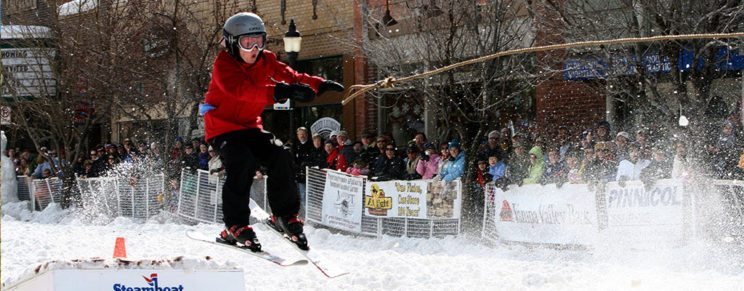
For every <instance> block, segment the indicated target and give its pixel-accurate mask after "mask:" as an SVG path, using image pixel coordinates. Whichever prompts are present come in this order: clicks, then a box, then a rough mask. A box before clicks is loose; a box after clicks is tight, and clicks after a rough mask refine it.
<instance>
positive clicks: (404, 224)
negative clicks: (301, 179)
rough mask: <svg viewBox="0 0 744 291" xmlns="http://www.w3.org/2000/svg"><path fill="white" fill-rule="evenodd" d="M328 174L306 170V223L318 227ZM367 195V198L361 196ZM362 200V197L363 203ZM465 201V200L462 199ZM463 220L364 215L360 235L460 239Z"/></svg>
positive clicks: (365, 183) (317, 170)
mask: <svg viewBox="0 0 744 291" xmlns="http://www.w3.org/2000/svg"><path fill="white" fill-rule="evenodd" d="M325 171H326V170H321V169H314V168H307V169H306V172H307V176H306V177H307V178H306V179H307V180H306V183H307V184H306V185H307V190H306V191H307V193H306V196H305V197H306V198H305V205H304V206H305V220H306V221H309V222H312V223H314V224H318V225H324V224H323V221H322V219H323V195H324V191H325V184H326V172H325ZM368 182H369V181H368V179H367V178H363V186H362V189H366V185H367V183H368ZM362 195H364V194H362ZM361 198H362V197H360V199H361ZM460 200H462V199H460ZM460 227H461V220H460V218H457V219H415V218H380V217H372V216H368V215H365V214H362V222H361V229H362V230H361V234H364V235H369V236H376V237H380V236H382V235H391V236H406V237H420V238H428V237H441V236H446V235H458V234H459V233H460Z"/></svg>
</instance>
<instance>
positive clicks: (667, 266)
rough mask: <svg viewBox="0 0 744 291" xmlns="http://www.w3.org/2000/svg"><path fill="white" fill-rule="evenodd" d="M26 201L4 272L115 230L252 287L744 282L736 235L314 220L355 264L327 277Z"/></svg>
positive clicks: (281, 247) (152, 253)
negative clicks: (601, 238)
mask: <svg viewBox="0 0 744 291" xmlns="http://www.w3.org/2000/svg"><path fill="white" fill-rule="evenodd" d="M24 207H27V206H24V205H23V204H22V203H19V204H11V205H6V206H3V211H4V216H3V218H2V229H1V230H2V243H3V247H2V250H1V251H2V254H1V256H2V258H3V264H2V274H3V277H4V278H18V277H21V276H24V275H27V274H28V272H33V270H34V268H36V267H38V266H40V265H42V264H45V263H46V262H50V261H53V262H54V263H53V267H57V266H68V265H69V264H71V262H75V261H76V260H80V259H81V258H91V257H111V255H112V252H113V247H114V242H115V240H116V238H117V237H125V239H126V245H127V255H128V257H129V258H131V259H132V261H142V262H144V261H152V260H155V261H168V260H173V258H178V257H183V258H190V259H184V260H187V261H185V262H182V263H181V264H191V265H194V266H195V268H211V267H216V268H217V267H222V266H226V267H233V266H239V267H241V268H243V270H244V280H245V287H246V289H247V290H287V289H299V290H453V289H454V290H469V289H477V290H480V289H491V290H526V289H545V290H576V289H582V290H587V289H588V290H626V289H633V290H700V289H703V290H738V289H740V288H741V286H744V250H743V249H742V248H741V245H739V244H737V243H722V242H721V241H692V242H690V243H689V244H688V245H686V246H683V247H679V248H662V249H655V250H637V249H634V246H631V245H625V246H622V245H620V246H608V247H607V248H601V249H600V248H598V249H594V250H556V249H549V248H539V247H527V246H521V245H485V244H482V243H480V242H479V241H478V240H477V239H471V238H467V237H447V238H438V239H414V238H398V237H383V238H380V239H377V238H365V237H354V236H347V235H341V234H335V233H332V232H329V231H328V230H326V229H320V228H313V227H311V226H307V227H306V234H307V236H308V240H309V241H310V245H311V247H312V248H313V250H314V251H315V252H317V253H318V254H319V255H322V256H324V257H326V258H327V259H329V260H332V261H333V262H334V263H335V264H337V265H339V266H343V267H345V268H347V269H348V270H349V271H350V272H351V274H349V275H345V276H342V277H339V278H336V279H332V280H328V279H326V278H325V277H324V276H323V275H321V274H320V273H319V272H318V271H317V270H316V269H315V268H313V267H312V266H309V265H308V266H294V267H279V266H275V265H273V264H271V263H268V262H265V261H263V260H261V259H257V258H254V257H252V256H249V255H245V254H242V253H240V252H236V251H234V250H231V249H229V248H224V247H220V246H212V245H208V244H204V243H202V242H198V241H194V240H190V239H187V238H186V236H185V235H184V233H185V232H186V231H198V232H201V233H204V234H214V235H217V233H218V232H219V231H220V229H221V226H220V225H217V224H199V225H183V224H178V223H175V221H177V219H176V218H174V217H167V216H159V217H158V218H155V219H151V220H149V221H147V222H144V223H142V222H138V221H133V220H131V219H127V218H116V219H108V220H107V221H97V222H95V223H90V222H88V220H87V218H86V217H82V216H81V215H80V214H78V213H74V212H72V211H70V210H61V209H59V208H58V207H53V208H49V209H48V210H46V211H44V212H38V213H36V214H33V215H29V213H28V212H27V210H24V209H27V208H24ZM254 229H255V230H256V233H257V235H258V237H259V238H260V239H261V242H262V244H263V246H264V248H265V249H266V250H269V251H270V252H272V253H273V254H276V255H279V256H282V257H285V258H287V259H296V258H299V255H298V254H297V253H296V252H295V251H294V250H293V249H292V248H291V247H289V246H287V245H286V244H285V243H284V242H282V241H279V239H278V238H276V236H274V235H272V234H270V233H268V231H269V230H268V229H266V228H265V227H264V226H263V225H256V226H254ZM29 234H33V235H29ZM36 237H44V238H45V239H35V238H36ZM207 257H209V258H210V259H209V260H207V259H206V258H207ZM83 260H85V264H103V265H105V264H118V263H117V262H116V261H112V260H103V261H101V262H88V259H83ZM166 264H175V263H171V262H167V263H166ZM191 265H189V266H191ZM187 267H188V266H187Z"/></svg>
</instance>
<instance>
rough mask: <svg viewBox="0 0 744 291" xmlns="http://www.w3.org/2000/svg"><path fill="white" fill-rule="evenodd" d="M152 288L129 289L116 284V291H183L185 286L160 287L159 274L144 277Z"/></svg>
mask: <svg viewBox="0 0 744 291" xmlns="http://www.w3.org/2000/svg"><path fill="white" fill-rule="evenodd" d="M142 278H144V279H145V282H147V285H149V286H150V287H129V286H126V285H124V284H118V283H117V284H114V291H183V285H181V284H179V285H178V286H173V287H160V286H158V273H152V274H150V277H146V276H142Z"/></svg>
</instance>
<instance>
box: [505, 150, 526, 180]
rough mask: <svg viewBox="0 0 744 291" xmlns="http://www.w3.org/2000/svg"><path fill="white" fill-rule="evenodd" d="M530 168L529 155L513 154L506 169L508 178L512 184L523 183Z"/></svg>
mask: <svg viewBox="0 0 744 291" xmlns="http://www.w3.org/2000/svg"><path fill="white" fill-rule="evenodd" d="M529 167H530V157H529V155H526V154H525V155H521V156H520V155H517V154H516V153H512V155H511V156H510V157H509V165H508V166H507V167H506V177H507V178H509V180H511V181H512V182H515V183H521V182H522V181H523V180H524V178H526V177H527V171H528V170H529Z"/></svg>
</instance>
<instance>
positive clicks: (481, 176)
mask: <svg viewBox="0 0 744 291" xmlns="http://www.w3.org/2000/svg"><path fill="white" fill-rule="evenodd" d="M486 170H488V169H486ZM493 180H494V179H493V176H491V174H489V173H488V171H481V169H477V168H476V169H475V182H476V183H477V184H478V186H480V187H481V188H482V187H483V186H485V185H486V183H488V182H491V181H493Z"/></svg>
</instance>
